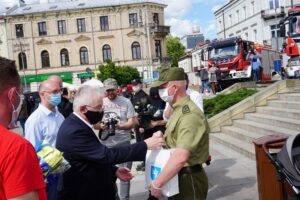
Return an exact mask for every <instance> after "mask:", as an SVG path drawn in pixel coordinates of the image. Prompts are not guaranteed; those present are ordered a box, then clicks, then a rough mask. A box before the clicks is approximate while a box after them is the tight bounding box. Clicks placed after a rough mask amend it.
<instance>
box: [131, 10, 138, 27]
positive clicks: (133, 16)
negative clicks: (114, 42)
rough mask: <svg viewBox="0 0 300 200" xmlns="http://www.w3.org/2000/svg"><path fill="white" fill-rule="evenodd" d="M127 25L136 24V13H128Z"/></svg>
mask: <svg viewBox="0 0 300 200" xmlns="http://www.w3.org/2000/svg"><path fill="white" fill-rule="evenodd" d="M129 25H130V26H137V25H138V17H137V13H130V14H129Z"/></svg>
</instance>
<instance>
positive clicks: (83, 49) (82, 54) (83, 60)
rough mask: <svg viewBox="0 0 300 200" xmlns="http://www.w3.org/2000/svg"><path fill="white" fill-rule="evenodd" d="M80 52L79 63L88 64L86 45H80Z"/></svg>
mask: <svg viewBox="0 0 300 200" xmlns="http://www.w3.org/2000/svg"><path fill="white" fill-rule="evenodd" d="M79 54H80V64H82V65H84V64H89V54H88V50H87V48H86V47H81V48H80V50H79Z"/></svg>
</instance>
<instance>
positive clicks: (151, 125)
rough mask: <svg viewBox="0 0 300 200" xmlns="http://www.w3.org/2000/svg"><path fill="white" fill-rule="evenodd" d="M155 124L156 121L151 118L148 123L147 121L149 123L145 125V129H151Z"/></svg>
mask: <svg viewBox="0 0 300 200" xmlns="http://www.w3.org/2000/svg"><path fill="white" fill-rule="evenodd" d="M156 126H157V123H156V121H153V120H151V121H150V123H149V125H148V127H147V129H151V128H154V127H156Z"/></svg>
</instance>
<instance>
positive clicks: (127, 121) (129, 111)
mask: <svg viewBox="0 0 300 200" xmlns="http://www.w3.org/2000/svg"><path fill="white" fill-rule="evenodd" d="M103 84H104V88H105V90H106V97H105V98H104V99H103V109H104V110H103V111H104V115H103V119H102V122H101V124H100V126H99V125H98V127H97V125H96V126H95V128H96V129H99V128H100V129H101V131H102V133H101V134H102V135H107V136H108V138H107V139H106V138H104V140H103V141H102V143H103V144H104V145H106V146H107V147H108V148H112V147H120V146H124V145H129V144H130V140H131V129H132V128H133V127H134V126H135V122H136V119H135V115H134V114H135V113H134V108H133V106H132V104H131V102H130V100H129V99H127V98H125V97H123V96H120V95H118V83H117V81H116V80H115V79H112V78H108V79H106V80H104V82H103ZM105 132H106V133H105ZM100 139H101V137H100ZM119 166H121V167H127V168H128V169H131V167H132V162H126V163H122V164H120V165H119ZM129 192H130V181H122V180H121V184H120V188H119V197H120V199H121V200H128V199H129Z"/></svg>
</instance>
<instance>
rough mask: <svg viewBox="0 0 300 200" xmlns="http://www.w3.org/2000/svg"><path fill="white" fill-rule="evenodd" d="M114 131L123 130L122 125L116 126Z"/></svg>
mask: <svg viewBox="0 0 300 200" xmlns="http://www.w3.org/2000/svg"><path fill="white" fill-rule="evenodd" d="M116 130H124V128H123V126H122V124H116Z"/></svg>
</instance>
